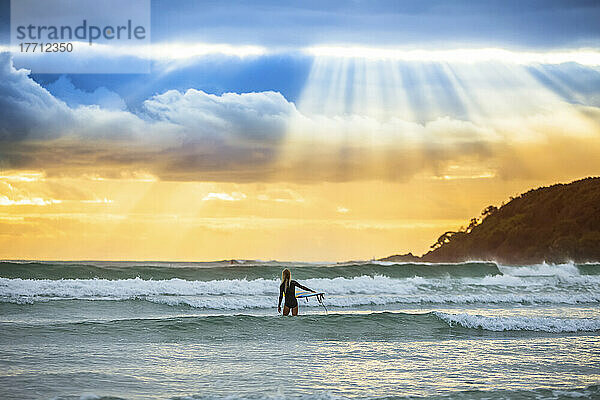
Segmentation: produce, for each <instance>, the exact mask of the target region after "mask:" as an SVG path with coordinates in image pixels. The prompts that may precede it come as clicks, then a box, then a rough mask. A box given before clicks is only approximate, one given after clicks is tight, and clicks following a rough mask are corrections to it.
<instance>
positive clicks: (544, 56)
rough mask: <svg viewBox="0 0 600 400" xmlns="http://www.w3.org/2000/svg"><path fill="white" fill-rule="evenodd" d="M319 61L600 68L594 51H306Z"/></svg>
mask: <svg viewBox="0 0 600 400" xmlns="http://www.w3.org/2000/svg"><path fill="white" fill-rule="evenodd" d="M304 51H305V52H306V53H308V54H310V55H313V56H315V57H335V58H364V59H367V60H398V61H419V62H447V63H461V64H472V63H480V62H488V61H499V62H503V63H513V64H522V65H523V64H562V63H567V62H575V63H578V64H581V65H587V66H596V65H600V51H598V50H595V49H594V50H592V49H582V50H570V51H549V52H527V51H525V52H521V51H511V50H505V49H498V48H483V49H452V50H402V49H398V48H384V47H362V46H315V47H309V48H306V49H305V50H304Z"/></svg>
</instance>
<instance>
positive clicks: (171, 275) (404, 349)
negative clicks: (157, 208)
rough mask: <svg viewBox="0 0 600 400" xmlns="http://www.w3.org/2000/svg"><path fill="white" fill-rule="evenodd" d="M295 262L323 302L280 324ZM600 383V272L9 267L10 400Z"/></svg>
mask: <svg viewBox="0 0 600 400" xmlns="http://www.w3.org/2000/svg"><path fill="white" fill-rule="evenodd" d="M285 267H288V268H290V269H291V271H292V278H293V279H296V280H298V281H299V282H300V283H302V284H304V285H306V286H308V287H310V288H312V289H314V290H317V291H320V292H325V293H326V295H325V301H324V306H323V305H321V304H319V303H318V302H317V300H316V299H315V298H310V299H309V300H308V301H305V300H300V301H299V304H300V314H301V315H300V316H299V317H282V316H280V315H278V314H277V298H278V289H279V282H280V278H279V277H280V274H281V270H282V269H283V268H285ZM325 307H326V309H325ZM599 384H600V265H598V264H585V265H575V264H564V265H546V264H541V265H531V266H521V267H516V266H507V265H497V264H495V263H484V262H472V263H460V264H394V263H381V262H368V263H352V264H332V265H331V264H306V263H279V262H251V261H246V262H240V263H234V265H231V263H229V262H222V263H148V262H139V263H136V262H25V261H13V262H8V261H6V262H1V263H0V398H2V399H98V398H123V399H147V398H160V399H173V398H175V399H313V398H317V399H345V398H348V399H390V398H466V399H471V398H473V399H484V398H485V399H499V398H502V399H504V398H511V399H512V398H514V399H519V398H525V399H555V398H600V386H598V385H599Z"/></svg>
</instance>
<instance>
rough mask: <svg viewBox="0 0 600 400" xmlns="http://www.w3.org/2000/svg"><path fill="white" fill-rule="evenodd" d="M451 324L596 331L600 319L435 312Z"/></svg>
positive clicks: (487, 328) (501, 329) (495, 327)
mask: <svg viewBox="0 0 600 400" xmlns="http://www.w3.org/2000/svg"><path fill="white" fill-rule="evenodd" d="M434 314H435V315H437V316H438V317H439V318H440V319H442V320H443V321H445V322H446V323H448V324H449V325H450V326H454V325H461V326H463V327H465V328H472V329H484V330H488V331H496V332H501V331H538V332H553V333H560V332H594V331H598V330H600V320H598V319H592V318H549V317H540V318H532V317H521V316H514V317H486V316H482V315H472V314H446V313H443V312H439V311H436V312H434Z"/></svg>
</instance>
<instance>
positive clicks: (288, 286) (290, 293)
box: [277, 268, 317, 315]
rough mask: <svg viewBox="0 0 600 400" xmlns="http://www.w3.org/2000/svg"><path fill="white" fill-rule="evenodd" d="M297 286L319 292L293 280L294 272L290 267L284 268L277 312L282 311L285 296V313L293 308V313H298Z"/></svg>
mask: <svg viewBox="0 0 600 400" xmlns="http://www.w3.org/2000/svg"><path fill="white" fill-rule="evenodd" d="M296 286H298V287H299V288H300V289H304V290H308V291H309V292H312V293H317V292H315V291H314V290H312V289H309V288H307V287H306V286H302V285H301V284H299V283H298V282H296V281H293V280H292V274H291V273H290V270H289V269H287V268H286V269H284V270H283V272H282V273H281V285H279V303H277V312H278V313H280V312H281V299H282V298H283V296H285V303H284V305H283V315H288V314H289V313H290V310H292V315H298V300H297V299H296Z"/></svg>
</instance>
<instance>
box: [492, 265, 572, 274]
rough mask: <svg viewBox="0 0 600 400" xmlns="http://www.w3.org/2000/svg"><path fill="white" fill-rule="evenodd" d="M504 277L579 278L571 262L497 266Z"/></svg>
mask: <svg viewBox="0 0 600 400" xmlns="http://www.w3.org/2000/svg"><path fill="white" fill-rule="evenodd" d="M498 269H499V270H500V272H502V273H503V274H504V275H510V276H579V275H580V274H579V269H578V268H577V266H576V265H575V264H573V263H572V262H570V263H567V264H546V263H542V264H536V265H529V266H523V267H512V266H508V265H498Z"/></svg>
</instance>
